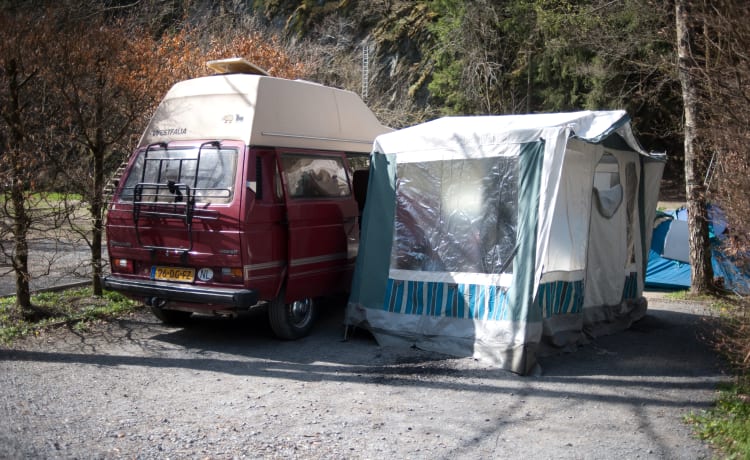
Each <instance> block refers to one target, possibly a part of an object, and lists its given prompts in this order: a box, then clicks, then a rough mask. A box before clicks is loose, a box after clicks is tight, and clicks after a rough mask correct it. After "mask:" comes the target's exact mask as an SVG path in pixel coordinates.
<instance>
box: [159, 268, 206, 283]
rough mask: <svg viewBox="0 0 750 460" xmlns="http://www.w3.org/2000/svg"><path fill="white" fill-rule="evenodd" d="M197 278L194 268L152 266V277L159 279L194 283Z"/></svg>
mask: <svg viewBox="0 0 750 460" xmlns="http://www.w3.org/2000/svg"><path fill="white" fill-rule="evenodd" d="M193 278H195V269H194V268H181V267H152V268H151V279H154V280H159V281H178V282H180V283H192V282H193Z"/></svg>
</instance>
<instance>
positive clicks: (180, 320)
mask: <svg viewBox="0 0 750 460" xmlns="http://www.w3.org/2000/svg"><path fill="white" fill-rule="evenodd" d="M150 308H151V313H153V314H154V316H156V317H157V318H158V319H159V320H160V321H161V322H162V323H164V324H168V325H170V326H175V325H181V324H185V322H187V320H188V318H190V315H192V313H191V312H189V311H182V310H165V309H163V308H158V307H150Z"/></svg>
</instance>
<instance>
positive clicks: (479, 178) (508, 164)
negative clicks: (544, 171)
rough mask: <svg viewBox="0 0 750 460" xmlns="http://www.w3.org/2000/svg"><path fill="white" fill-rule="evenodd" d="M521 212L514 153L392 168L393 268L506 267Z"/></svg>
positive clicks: (471, 269) (497, 270) (451, 269)
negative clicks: (393, 207) (394, 172)
mask: <svg viewBox="0 0 750 460" xmlns="http://www.w3.org/2000/svg"><path fill="white" fill-rule="evenodd" d="M517 216H518V157H490V158H478V159H460V160H448V161H430V162H423V163H400V164H399V165H398V168H397V182H396V215H395V231H394V242H393V246H392V252H391V268H395V269H401V270H414V271H428V272H463V273H484V274H500V273H511V272H512V266H513V264H512V263H511V261H512V258H513V253H514V248H515V246H516V225H517Z"/></svg>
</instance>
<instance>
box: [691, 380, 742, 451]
mask: <svg viewBox="0 0 750 460" xmlns="http://www.w3.org/2000/svg"><path fill="white" fill-rule="evenodd" d="M687 421H688V423H690V424H692V425H693V426H694V428H695V432H696V433H697V434H698V436H699V437H700V438H701V439H703V440H704V441H707V442H708V443H710V444H711V445H713V446H714V447H715V448H716V449H718V450H719V451H720V452H721V453H722V454H723V455H724V456H725V457H723V458H729V459H750V387H748V386H746V385H745V386H743V385H739V384H727V385H725V386H723V387H722V388H720V392H719V399H718V401H717V402H716V406H715V407H714V408H713V409H711V410H709V411H704V412H701V413H700V414H690V415H689V416H687Z"/></svg>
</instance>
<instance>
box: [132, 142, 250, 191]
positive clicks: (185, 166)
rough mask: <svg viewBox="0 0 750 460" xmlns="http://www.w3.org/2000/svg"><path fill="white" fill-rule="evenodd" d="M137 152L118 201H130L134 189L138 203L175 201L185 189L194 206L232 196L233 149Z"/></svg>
mask: <svg viewBox="0 0 750 460" xmlns="http://www.w3.org/2000/svg"><path fill="white" fill-rule="evenodd" d="M198 151H199V149H198V148H188V149H184V148H183V149H168V150H164V149H161V150H149V151H148V155H146V152H145V151H142V152H139V153H138V157H137V158H136V160H135V162H134V163H133V167H132V168H131V169H130V172H129V173H128V176H127V177H126V178H124V181H125V184H124V186H123V188H122V191H121V192H120V196H119V199H120V200H121V201H133V194H134V190H135V189H136V187H137V186H138V187H139V189H140V190H141V191H142V197H141V201H145V202H153V203H156V202H168V203H169V202H175V201H181V200H182V199H184V195H185V194H186V193H187V191H188V190H189V193H190V194H191V196H194V197H195V201H196V202H198V203H229V202H231V201H232V197H233V196H234V190H233V189H234V183H235V176H236V172H237V157H238V153H237V150H236V149H226V148H224V149H217V148H214V147H203V148H201V149H200V156H199V154H198Z"/></svg>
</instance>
